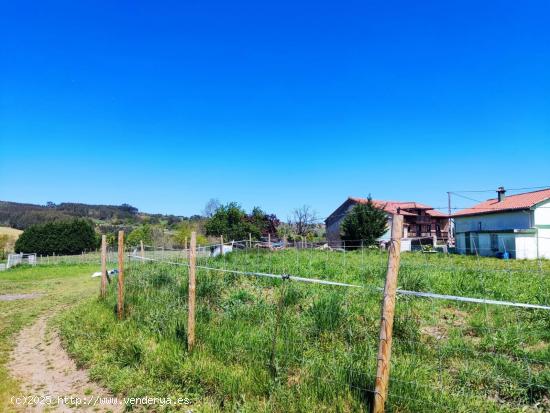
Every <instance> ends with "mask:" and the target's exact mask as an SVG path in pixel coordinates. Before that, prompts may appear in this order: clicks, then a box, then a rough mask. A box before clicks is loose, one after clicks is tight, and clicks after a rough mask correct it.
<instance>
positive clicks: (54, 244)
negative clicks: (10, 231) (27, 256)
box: [15, 219, 98, 255]
mask: <svg viewBox="0 0 550 413" xmlns="http://www.w3.org/2000/svg"><path fill="white" fill-rule="evenodd" d="M97 247H98V237H97V236H96V233H95V230H94V226H93V224H92V223H91V222H90V221H87V220H84V219H74V220H71V221H61V222H48V223H47V224H40V225H33V226H31V227H29V228H27V229H26V230H25V231H24V232H23V233H22V234H21V236H20V237H19V239H18V240H17V242H16V243H15V251H16V252H27V253H33V252H34V253H37V254H41V255H53V254H54V253H55V254H58V255H70V254H80V253H81V252H82V251H86V250H93V249H96V248H97Z"/></svg>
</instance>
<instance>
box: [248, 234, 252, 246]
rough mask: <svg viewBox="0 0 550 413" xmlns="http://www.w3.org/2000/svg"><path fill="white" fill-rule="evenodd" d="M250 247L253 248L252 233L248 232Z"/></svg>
mask: <svg viewBox="0 0 550 413" xmlns="http://www.w3.org/2000/svg"><path fill="white" fill-rule="evenodd" d="M248 248H252V234H251V233H250V232H249V233H248Z"/></svg>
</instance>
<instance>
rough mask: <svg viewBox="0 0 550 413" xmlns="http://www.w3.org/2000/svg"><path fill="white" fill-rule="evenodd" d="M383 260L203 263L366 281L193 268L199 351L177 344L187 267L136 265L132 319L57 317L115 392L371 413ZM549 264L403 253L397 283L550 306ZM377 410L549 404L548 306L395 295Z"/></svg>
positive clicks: (93, 304)
mask: <svg viewBox="0 0 550 413" xmlns="http://www.w3.org/2000/svg"><path fill="white" fill-rule="evenodd" d="M386 260H387V256H386V254H385V253H380V252H369V251H366V250H363V251H356V252H347V253H345V254H344V253H338V252H322V251H300V252H298V251H280V252H273V253H267V252H254V253H244V252H236V253H231V254H228V255H226V256H224V257H219V258H217V259H208V260H206V259H201V260H199V265H208V266H212V267H216V268H225V269H239V270H248V271H263V272H272V273H290V274H293V275H300V276H304V277H316V278H325V279H330V280H338V281H344V282H349V283H354V284H360V285H363V286H364V287H365V288H347V287H335V286H324V285H315V284H306V283H297V282H288V281H285V282H281V281H280V280H274V279H269V278H255V277H251V276H240V275H235V274H231V273H223V272H220V271H213V270H204V269H201V270H199V271H198V275H197V280H198V281H197V302H198V308H197V347H196V349H195V350H194V351H193V352H192V354H190V353H188V352H187V350H186V335H187V332H186V329H187V306H186V303H187V294H188V291H187V269H186V267H180V266H174V265H167V264H157V263H148V264H133V265H132V266H131V267H130V268H129V269H128V271H127V278H126V282H127V284H126V310H127V317H126V319H125V320H124V321H122V322H117V321H116V320H115V316H114V309H115V303H116V302H115V295H116V294H115V293H116V291H115V289H114V288H113V285H112V286H111V289H110V291H109V295H108V297H107V299H106V300H105V301H100V300H93V301H89V302H87V303H84V304H83V305H81V306H79V307H76V308H74V309H73V310H72V311H70V312H67V313H65V315H64V316H63V317H62V319H61V321H60V322H61V331H62V335H63V337H64V338H65V341H66V343H67V345H68V349H69V351H70V353H71V354H72V355H73V356H74V357H76V358H77V359H78V360H79V361H80V362H82V363H83V364H85V365H87V366H88V367H89V368H90V369H91V375H92V377H95V378H96V379H100V380H101V381H102V382H104V383H105V384H106V385H107V386H108V387H109V388H110V389H111V390H113V391H114V392H116V393H119V394H125V395H128V396H144V395H149V396H158V397H167V396H171V397H187V398H189V399H190V400H192V402H193V408H194V409H195V411H206V412H210V411H212V412H214V411H215V412H217V411H242V412H262V411H265V412H268V411H269V412H271V411H275V412H283V411H284V412H288V411H291V412H300V411H327V412H332V411H341V412H347V411H368V410H369V406H370V403H371V400H372V394H373V393H372V390H373V382H374V377H375V370H376V353H377V338H378V326H379V314H380V298H381V294H380V291H379V290H377V289H376V288H375V287H381V286H382V285H383V280H384V275H385V266H386ZM549 274H550V265H549V263H548V262H542V263H536V262H520V261H511V260H510V261H502V260H496V259H476V258H475V257H458V256H444V255H437V254H412V253H411V254H404V256H403V258H402V267H401V271H400V274H399V277H400V281H399V287H400V288H403V289H409V290H417V291H432V292H437V293H445V294H457V295H465V296H471V297H485V298H492V299H498V300H513V301H516V302H528V303H538V304H550V278H549ZM394 333H395V334H394V352H393V359H392V361H393V364H392V375H391V387H390V398H389V403H388V405H387V410H388V411H395V412H419V411H428V410H429V411H435V412H447V411H453V412H470V411H480V412H493V411H495V412H496V411H514V412H515V411H517V412H519V411H548V410H549V409H550V402H549V396H550V395H549V388H550V371H549V362H550V349H549V343H550V312H548V311H545V310H529V309H527V310H526V309H514V308H508V307H501V306H489V305H479V304H469V303H457V302H451V301H441V300H430V299H424V298H416V297H405V296H401V297H399V299H398V304H397V309H396V320H395V330H394Z"/></svg>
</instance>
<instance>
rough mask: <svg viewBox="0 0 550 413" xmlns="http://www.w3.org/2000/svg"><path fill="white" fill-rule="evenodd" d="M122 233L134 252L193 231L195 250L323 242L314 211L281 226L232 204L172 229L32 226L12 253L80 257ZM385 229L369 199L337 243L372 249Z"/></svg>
mask: <svg viewBox="0 0 550 413" xmlns="http://www.w3.org/2000/svg"><path fill="white" fill-rule="evenodd" d="M73 205H83V204H73ZM124 208H126V212H127V213H129V214H133V213H136V211H137V210H135V211H134V209H132V208H131V207H129V206H128V207H124ZM65 210H67V209H65ZM69 210H70V211H72V212H73V213H74V212H75V211H79V212H80V213H83V212H84V211H85V209H80V207H79V206H71V208H69ZM120 229H124V230H125V232H126V233H127V236H126V244H127V245H129V246H138V245H139V244H140V242H142V241H143V242H144V244H146V245H155V246H173V247H183V246H185V245H186V244H187V242H188V240H189V239H190V237H191V232H192V231H195V232H197V234H198V239H197V242H198V244H199V245H201V244H202V245H205V244H207V243H209V242H216V241H217V240H218V239H219V237H220V236H223V237H224V239H225V240H227V241H231V240H246V239H248V238H249V236H250V237H252V239H254V240H261V239H266V238H267V237H268V236H269V237H271V239H273V240H274V239H277V238H286V239H287V240H289V241H292V240H301V239H304V238H307V239H308V240H317V241H322V240H324V236H325V234H324V226H323V225H322V224H321V223H320V222H319V218H318V217H317V214H316V213H315V211H314V210H313V209H312V208H311V207H309V206H307V205H306V206H302V207H300V208H296V209H295V210H293V212H292V215H291V217H289V219H288V220H287V222H282V221H281V220H280V219H279V218H278V217H277V216H276V215H275V214H273V213H267V212H265V211H263V210H262V209H261V208H259V207H254V208H252V210H251V211H250V212H246V211H245V210H244V209H243V208H242V207H241V206H240V205H239V204H238V203H236V202H229V203H227V204H221V203H219V202H218V201H216V200H211V201H209V202H208V204H207V206H206V207H205V210H204V212H203V215H202V216H194V217H191V218H180V219H179V221H178V222H177V223H176V224H168V223H167V222H164V223H163V224H155V223H152V222H151V221H147V220H146V221H144V222H143V223H141V224H140V225H137V226H135V225H134V226H129V227H124V226H116V225H107V226H105V225H96V224H94V222H93V221H92V220H90V219H81V218H76V219H75V218H71V219H60V220H52V221H51V222H47V223H41V224H35V225H31V226H29V227H28V228H27V229H26V230H25V231H24V232H23V234H22V235H21V236H20V237H19V239H18V240H17V242H16V244H15V250H16V252H35V253H38V254H42V255H52V254H53V253H55V254H79V253H81V252H82V251H86V250H94V249H96V248H98V247H99V240H100V235H101V234H102V233H103V234H106V235H107V240H108V243H109V244H110V245H116V242H117V232H118V230H120ZM386 229H387V216H386V213H385V212H384V211H382V210H380V209H377V208H376V207H375V206H374V205H373V203H372V201H371V199H370V197H369V200H368V202H367V203H366V204H358V205H356V206H355V207H354V208H353V209H352V210H351V211H350V212H349V213H348V214H347V216H346V217H345V219H344V220H343V222H342V226H341V237H342V239H343V240H346V241H347V245H348V246H351V247H360V246H368V245H372V244H375V243H376V240H377V238H379V237H380V236H381V235H382V234H384V232H385V231H386ZM358 240H362V241H358Z"/></svg>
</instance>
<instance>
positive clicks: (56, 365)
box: [8, 313, 122, 412]
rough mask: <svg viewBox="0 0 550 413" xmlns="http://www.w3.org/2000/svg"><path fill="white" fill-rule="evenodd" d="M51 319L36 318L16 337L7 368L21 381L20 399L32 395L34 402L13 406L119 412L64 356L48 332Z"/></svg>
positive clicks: (53, 334) (35, 409) (36, 409)
mask: <svg viewBox="0 0 550 413" xmlns="http://www.w3.org/2000/svg"><path fill="white" fill-rule="evenodd" d="M52 316H53V313H52V314H49V315H47V316H42V317H40V318H38V319H37V320H36V322H35V323H34V324H33V325H31V326H29V327H26V328H24V329H23V330H21V331H20V333H19V335H18V336H17V340H16V346H15V348H14V349H13V351H12V353H11V359H10V361H9V363H8V369H9V371H10V374H11V375H12V376H13V377H14V378H16V379H18V380H20V381H21V390H22V393H23V394H22V397H25V396H33V397H35V399H33V402H38V403H36V404H35V403H25V400H24V399H23V400H21V401H20V402H19V403H15V404H16V406H15V407H16V408H17V409H18V410H19V411H24V412H44V411H48V412H50V411H51V412H74V411H75V408H76V411H93V412H118V411H122V409H121V408H120V406H117V405H116V404H112V403H109V399H110V398H112V397H113V396H112V395H111V394H109V392H108V391H106V390H105V389H103V388H101V387H100V386H98V385H97V384H95V383H93V382H91V381H90V380H89V378H88V375H87V373H86V371H84V370H81V369H78V368H77V367H76V364H75V363H74V361H73V360H72V359H71V358H70V357H69V356H68V355H67V353H66V352H65V350H64V349H63V347H62V346H61V342H60V339H59V336H58V335H57V332H55V331H52V330H50V329H48V325H47V323H48V320H49V319H50V318H51V317H52ZM47 396H50V397H51V398H47ZM71 396H72V397H73V399H72V400H71V399H70V397H71ZM77 397H78V398H80V400H78V399H76V398H77ZM101 399H103V400H101ZM71 402H72V404H71ZM17 404H18V406H17ZM77 405H78V407H77Z"/></svg>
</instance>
